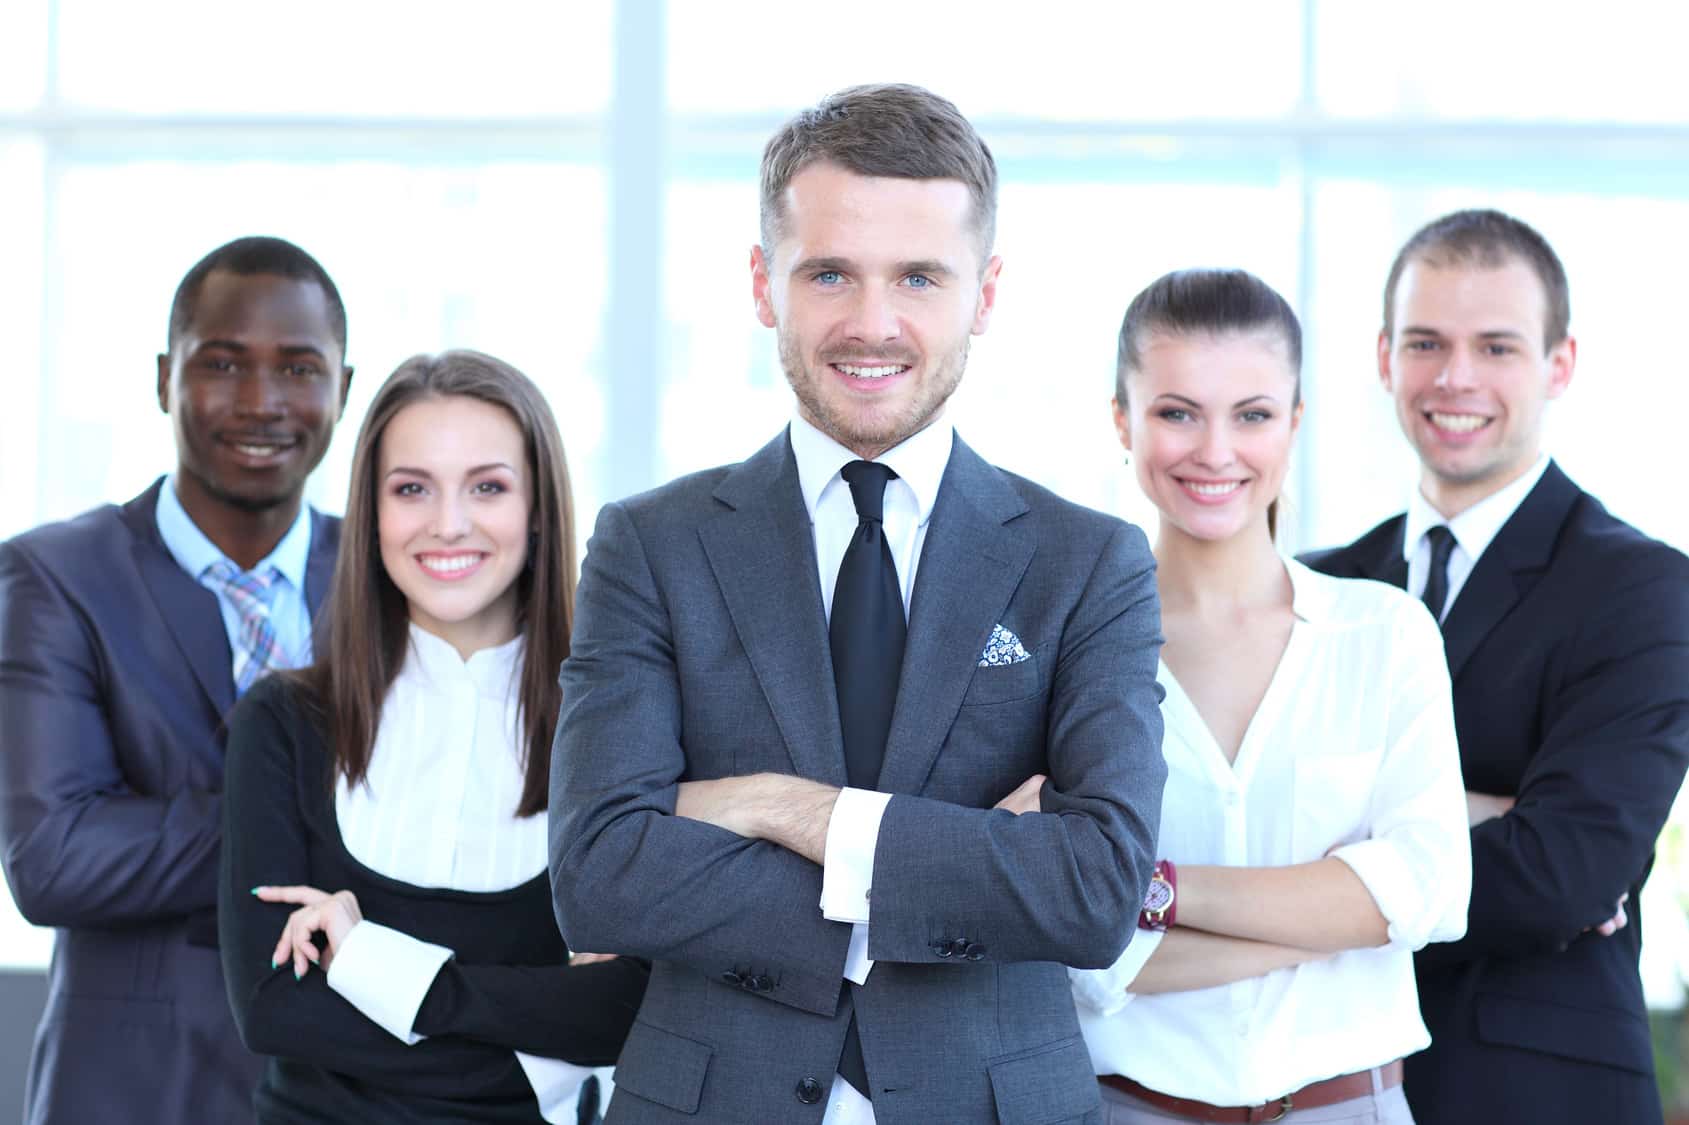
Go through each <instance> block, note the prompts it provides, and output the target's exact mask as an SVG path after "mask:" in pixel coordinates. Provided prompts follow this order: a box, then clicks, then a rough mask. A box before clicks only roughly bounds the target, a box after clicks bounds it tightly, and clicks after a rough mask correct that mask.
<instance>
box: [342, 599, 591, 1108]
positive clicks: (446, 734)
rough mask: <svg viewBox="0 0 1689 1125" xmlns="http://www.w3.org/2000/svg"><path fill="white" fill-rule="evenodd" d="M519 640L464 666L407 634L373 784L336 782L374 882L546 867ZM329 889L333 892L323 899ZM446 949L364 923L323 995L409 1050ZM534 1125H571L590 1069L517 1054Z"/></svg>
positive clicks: (354, 843) (469, 880)
mask: <svg viewBox="0 0 1689 1125" xmlns="http://www.w3.org/2000/svg"><path fill="white" fill-rule="evenodd" d="M522 654H523V645H522V638H521V637H517V638H516V639H515V640H512V641H508V642H506V643H505V644H502V645H499V646H498V647H496V648H489V649H482V650H481V651H480V652H477V653H475V654H474V655H472V656H470V658H469V659H468V660H464V659H463V658H462V657H461V656H459V655H458V652H457V650H456V649H455V648H453V647H452V646H451V645H450V644H449V643H447V642H446V641H444V640H441V639H440V638H439V637H436V636H434V635H433V634H432V633H429V632H426V631H425V630H423V629H419V628H418V627H416V626H415V625H412V626H411V627H410V642H409V644H408V645H407V647H406V649H405V659H404V663H403V664H402V665H401V666H400V668H399V674H398V675H397V676H396V677H394V679H393V686H392V687H391V688H389V689H388V692H387V698H386V700H385V702H383V704H382V707H381V723H380V725H379V727H378V729H377V731H376V736H375V746H374V747H373V748H372V750H371V752H370V763H369V772H368V774H367V775H366V776H365V778H364V780H363V781H361V782H359V783H358V784H357V785H356V786H348V785H347V783H346V779H345V778H344V777H342V778H341V779H340V782H339V784H338V786H337V787H336V789H335V795H334V796H335V801H334V811H335V819H336V820H337V821H338V823H339V825H340V835H341V837H342V839H343V840H344V841H345V844H346V850H347V851H349V852H350V853H351V854H352V856H353V858H355V859H356V860H357V861H358V862H359V863H361V864H363V865H364V866H365V867H367V868H369V869H370V870H372V871H374V872H376V873H378V874H381V875H385V876H387V877H388V878H390V879H398V880H401V881H403V882H406V883H410V884H412V885H414V886H418V887H430V888H443V889H449V890H457V891H481V892H485V891H502V890H507V889H509V888H511V887H516V886H520V885H521V884H523V883H526V882H527V881H528V880H530V879H532V878H534V876H536V875H538V874H539V873H540V872H541V871H544V870H545V867H546V848H547V843H546V818H545V817H543V816H529V817H520V818H519V817H517V816H516V806H517V805H518V804H519V803H520V801H521V798H522V783H523V780H524V772H523V771H524V769H525V767H526V763H525V761H524V755H523V750H522V738H521V731H522V727H521V710H522V709H521V699H520V696H519V685H518V682H517V678H518V675H519V670H520V669H521V666H522ZM325 889H330V890H332V889H333V888H325ZM451 956H452V951H451V950H450V949H447V948H445V947H444V946H440V945H434V944H432V943H430V942H425V941H421V940H419V939H417V938H414V937H411V936H410V935H409V934H405V933H401V932H399V931H398V930H395V929H392V928H390V927H387V926H383V925H381V924H379V923H376V922H371V921H368V920H365V921H362V922H359V923H358V924H357V925H356V926H354V927H353V928H352V930H351V932H350V933H348V934H347V936H346V940H345V941H344V942H343V943H342V944H341V947H340V949H339V951H338V952H337V953H336V955H335V958H334V961H333V962H332V963H331V965H330V966H329V970H328V984H329V987H330V988H332V989H334V990H335V991H336V992H338V993H340V995H342V996H344V997H345V998H346V999H347V1000H348V1001H349V1002H350V1003H351V1004H352V1005H353V1006H354V1007H356V1008H357V1009H358V1010H359V1011H361V1012H363V1013H364V1015H366V1016H368V1017H369V1018H370V1019H371V1020H373V1021H375V1022H376V1023H377V1024H379V1025H381V1026H382V1027H383V1028H385V1029H386V1030H387V1031H388V1032H389V1033H391V1034H392V1035H394V1036H395V1037H397V1038H399V1039H402V1040H404V1041H405V1042H407V1043H412V1044H414V1043H419V1042H421V1040H422V1038H423V1037H422V1036H420V1035H417V1034H416V1033H415V1032H414V1031H412V1030H411V1028H412V1025H413V1024H414V1023H415V1021H416V1013H417V1011H418V1010H420V1009H421V1007H422V1001H423V998H424V997H425V996H427V994H428V990H429V988H430V987H431V986H432V985H433V983H434V977H435V976H436V975H437V974H438V973H439V971H440V966H441V965H443V964H445V962H446V961H447V960H448V959H449V958H450V957H451ZM515 1055H516V1059H517V1061H518V1062H519V1063H521V1065H522V1070H523V1073H524V1074H526V1075H527V1076H528V1082H529V1084H530V1085H531V1086H533V1088H534V1093H535V1095H536V1096H537V1097H538V1099H539V1103H540V1113H541V1116H543V1117H544V1118H545V1120H547V1121H551V1122H570V1123H572V1122H574V1121H575V1118H576V1113H575V1103H576V1098H577V1097H578V1095H579V1092H580V1087H581V1084H582V1083H583V1082H585V1081H586V1078H587V1076H588V1075H590V1074H592V1073H593V1071H592V1070H591V1069H590V1068H588V1067H580V1066H575V1065H574V1064H572V1063H567V1062H564V1061H563V1060H561V1059H550V1058H543V1057H540V1056H537V1055H527V1054H523V1053H522V1052H520V1051H517V1052H515Z"/></svg>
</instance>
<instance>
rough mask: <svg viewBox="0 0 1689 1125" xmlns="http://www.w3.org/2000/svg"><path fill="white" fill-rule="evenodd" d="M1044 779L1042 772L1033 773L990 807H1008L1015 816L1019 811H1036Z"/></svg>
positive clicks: (1042, 790)
mask: <svg viewBox="0 0 1689 1125" xmlns="http://www.w3.org/2000/svg"><path fill="white" fill-rule="evenodd" d="M1045 780H1046V779H1045V777H1044V775H1043V774H1041V773H1035V774H1033V775H1032V776H1031V777H1029V778H1027V779H1026V780H1025V781H1023V782H1021V783H1020V784H1019V785H1017V786H1015V791H1014V792H1013V793H1010V794H1009V795H1008V796H1007V797H1004V798H1003V799H1002V800H1001V801H998V802H997V803H996V804H995V805H992V806H991V807H992V808H994V809H1008V810H1009V811H1010V812H1012V813H1014V814H1015V815H1016V816H1019V815H1020V814H1021V813H1029V812H1037V811H1038V810H1039V807H1040V806H1039V804H1038V799H1039V794H1041V793H1043V792H1044V782H1045Z"/></svg>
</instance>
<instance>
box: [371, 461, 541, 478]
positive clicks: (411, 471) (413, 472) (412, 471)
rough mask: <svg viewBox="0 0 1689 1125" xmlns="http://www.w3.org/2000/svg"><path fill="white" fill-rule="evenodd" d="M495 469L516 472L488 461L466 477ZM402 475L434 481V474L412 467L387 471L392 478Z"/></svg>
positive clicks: (470, 470) (506, 464) (406, 466)
mask: <svg viewBox="0 0 1689 1125" xmlns="http://www.w3.org/2000/svg"><path fill="white" fill-rule="evenodd" d="M495 469H503V470H505V471H506V472H509V473H514V472H515V471H516V470H515V469H514V468H512V467H511V466H510V465H509V464H508V463H506V462H504V461H488V462H487V463H486V464H485V465H475V466H472V467H471V468H470V469H469V471H468V472H467V473H465V474H464V475H465V476H471V477H472V476H474V475H475V474H477V473H489V472H492V471H493V470H495ZM401 473H402V474H405V475H406V476H413V477H422V478H423V479H424V480H433V479H434V474H433V473H431V472H429V471H428V470H427V469H418V468H413V467H412V466H410V465H394V466H393V467H392V468H391V469H388V470H387V475H388V476H390V477H396V476H399V475H400V474H401Z"/></svg>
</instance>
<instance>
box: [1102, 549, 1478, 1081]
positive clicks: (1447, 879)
mask: <svg viewBox="0 0 1689 1125" xmlns="http://www.w3.org/2000/svg"><path fill="white" fill-rule="evenodd" d="M1285 567H1286V569H1287V570H1288V571H1289V574H1290V580H1291V586H1292V590H1293V594H1292V609H1293V611H1294V613H1295V621H1294V623H1293V625H1292V627H1291V633H1290V640H1289V642H1288V644H1287V646H1286V648H1285V651H1284V655H1283V657H1282V658H1281V659H1280V661H1279V666H1278V668H1277V670H1276V671H1275V672H1274V674H1273V678H1272V681H1271V682H1270V684H1269V685H1268V687H1267V692H1266V694H1265V696H1264V697H1263V698H1262V700H1261V704H1260V706H1259V708H1258V709H1257V710H1256V713H1255V715H1254V717H1253V719H1252V720H1251V722H1250V724H1249V727H1248V730H1247V731H1246V733H1245V735H1244V738H1243V743H1242V745H1241V746H1240V748H1239V749H1238V753H1237V758H1236V761H1235V763H1231V762H1227V761H1226V758H1225V755H1224V753H1223V752H1222V751H1221V749H1220V747H1219V744H1218V743H1216V742H1215V740H1214V738H1213V736H1212V735H1211V734H1210V733H1209V730H1208V727H1207V726H1206V725H1205V724H1204V722H1203V720H1202V717H1201V716H1200V715H1199V714H1197V711H1196V708H1195V707H1194V706H1193V705H1192V703H1191V701H1190V699H1189V698H1188V697H1187V696H1186V695H1185V693H1184V691H1183V690H1182V689H1181V688H1180V687H1179V684H1178V681H1177V680H1175V679H1174V678H1173V676H1172V675H1171V674H1170V673H1169V672H1168V670H1167V668H1166V667H1165V666H1163V667H1162V668H1161V669H1160V673H1159V677H1158V678H1159V679H1160V681H1161V684H1162V686H1163V687H1164V688H1165V689H1166V692H1167V697H1166V700H1165V701H1164V702H1163V704H1162V717H1163V719H1164V721H1165V726H1166V734H1165V736H1164V738H1163V742H1162V749H1163V754H1164V755H1165V757H1166V760H1167V767H1168V774H1167V787H1166V790H1165V792H1164V794H1163V797H1162V810H1161V838H1160V844H1159V854H1160V855H1161V856H1163V857H1165V858H1167V859H1171V860H1172V861H1173V862H1174V863H1175V864H1218V865H1225V866H1232V867H1274V866H1284V865H1289V864H1296V863H1307V862H1310V861H1313V860H1317V859H1320V858H1321V857H1323V856H1325V855H1326V854H1327V853H1328V852H1329V853H1330V854H1331V855H1334V856H1336V857H1337V858H1339V859H1341V860H1343V861H1344V862H1345V863H1347V864H1348V865H1349V866H1350V867H1351V868H1353V869H1354V871H1355V873H1356V874H1357V875H1358V876H1359V877H1360V879H1361V882H1362V883H1364V884H1365V885H1366V888H1367V890H1368V891H1369V892H1371V894H1372V897H1373V900H1374V902H1376V903H1377V905H1378V909H1379V911H1380V913H1382V914H1383V915H1384V918H1385V920H1386V922H1388V924H1389V931H1388V932H1389V942H1388V944H1386V945H1383V946H1380V947H1378V948H1376V949H1356V950H1348V951H1346V952H1343V953H1339V954H1337V955H1335V956H1333V957H1330V958H1328V959H1325V960H1322V961H1315V962H1311V963H1309V964H1305V965H1300V966H1297V967H1295V968H1289V969H1280V970H1277V971H1275V972H1271V973H1268V974H1267V975H1266V976H1263V977H1256V978H1252V979H1249V980H1243V981H1238V982H1235V983H1232V984H1225V985H1219V986H1217V987H1214V988H1205V989H1198V990H1193V991H1187V992H1174V993H1158V994H1148V995H1136V996H1135V995H1134V994H1133V993H1132V992H1130V991H1129V990H1130V987H1131V983H1132V981H1133V980H1134V979H1135V978H1136V976H1137V974H1138V971H1139V970H1140V969H1141V968H1142V967H1143V965H1144V963H1145V962H1146V961H1148V960H1149V957H1150V954H1152V953H1153V952H1154V951H1155V949H1156V947H1157V946H1158V945H1159V944H1160V940H1161V935H1159V934H1156V933H1152V932H1148V931H1142V930H1140V931H1138V932H1137V933H1136V934H1135V936H1134V937H1133V938H1132V941H1131V944H1130V945H1128V946H1127V948H1126V951H1125V952H1124V953H1123V954H1122V955H1121V957H1120V959H1119V960H1118V961H1117V962H1116V963H1115V964H1114V965H1113V966H1112V967H1110V968H1108V969H1100V970H1091V971H1077V970H1072V971H1070V975H1071V977H1072V980H1073V986H1074V993H1075V996H1076V998H1077V999H1078V1000H1079V1005H1078V1009H1079V1019H1080V1026H1081V1028H1082V1029H1083V1030H1084V1033H1085V1039H1086V1042H1087V1045H1088V1046H1089V1047H1090V1051H1091V1059H1092V1062H1093V1063H1094V1064H1095V1066H1096V1070H1097V1073H1098V1074H1121V1075H1125V1076H1127V1077H1130V1078H1132V1079H1135V1080H1136V1081H1138V1082H1141V1083H1143V1084H1144V1085H1146V1086H1149V1087H1151V1088H1153V1089H1156V1090H1160V1091H1162V1092H1163V1093H1167V1094H1171V1095H1173V1096H1175V1097H1183V1098H1195V1099H1198V1100H1201V1101H1205V1102H1209V1103H1211V1104H1214V1105H1245V1104H1253V1103H1260V1102H1265V1101H1267V1100H1269V1099H1271V1098H1276V1097H1279V1096H1282V1095H1283V1094H1285V1093H1287V1092H1290V1091H1292V1090H1296V1089H1299V1088H1301V1087H1302V1086H1305V1085H1307V1084H1308V1083H1310V1082H1317V1081H1320V1080H1321V1079H1325V1078H1330V1077H1333V1076H1335V1075H1339V1074H1347V1073H1351V1072H1353V1071H1357V1070H1365V1069H1368V1068H1370V1067H1374V1066H1380V1065H1382V1064H1384V1063H1387V1062H1390V1061H1391V1060H1393V1059H1397V1058H1400V1057H1402V1056H1403V1055H1407V1054H1410V1053H1412V1052H1414V1051H1418V1050H1421V1049H1423V1048H1424V1047H1426V1046H1427V1045H1428V1044H1429V1043H1430V1041H1431V1037H1430V1034H1429V1033H1428V1032H1427V1031H1426V1029H1425V1023H1424V1021H1423V1020H1421V1019H1420V1016H1419V998H1418V993H1417V991H1416V989H1415V986H1414V978H1413V951H1414V950H1416V949H1419V948H1421V947H1422V946H1424V945H1425V944H1426V943H1427V942H1432V941H1454V940H1456V939H1458V938H1460V937H1461V936H1462V935H1464V934H1465V932H1466V905H1467V900H1468V898H1469V896H1470V894H1471V888H1472V857H1471V845H1470V840H1469V838H1468V834H1467V833H1468V829H1467V824H1466V797H1465V788H1464V784H1463V782H1462V780H1461V775H1460V758H1459V749H1458V746H1457V744H1456V742H1455V731H1454V712H1453V705H1452V702H1451V699H1450V694H1449V676H1448V670H1447V665H1446V664H1445V662H1444V657H1443V641H1442V636H1441V634H1440V633H1439V632H1438V629H1437V626H1436V624H1435V623H1434V622H1433V621H1432V620H1431V616H1430V614H1429V613H1427V612H1426V609H1425V607H1424V605H1423V604H1421V603H1420V602H1418V601H1416V600H1415V599H1413V598H1411V597H1409V596H1408V595H1406V594H1404V593H1403V592H1402V591H1400V590H1398V589H1395V588H1394V587H1392V586H1387V585H1385V584H1383V583H1379V582H1368V581H1360V580H1351V579H1338V578H1330V577H1327V576H1325V575H1322V574H1318V573H1316V572H1314V571H1312V570H1310V569H1308V568H1307V567H1305V566H1303V565H1302V564H1300V563H1298V562H1295V561H1293V560H1286V562H1285ZM1128 1004H1130V1010H1129V1011H1122V1010H1121V1009H1122V1008H1125V1007H1126V1006H1127V1005H1128Z"/></svg>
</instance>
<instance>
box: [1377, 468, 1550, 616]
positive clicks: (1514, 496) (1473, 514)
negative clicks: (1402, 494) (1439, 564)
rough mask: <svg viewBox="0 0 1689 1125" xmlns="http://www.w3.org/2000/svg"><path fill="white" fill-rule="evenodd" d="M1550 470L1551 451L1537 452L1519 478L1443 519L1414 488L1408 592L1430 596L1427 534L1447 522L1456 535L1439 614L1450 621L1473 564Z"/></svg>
mask: <svg viewBox="0 0 1689 1125" xmlns="http://www.w3.org/2000/svg"><path fill="white" fill-rule="evenodd" d="M1547 471H1548V455H1547V454H1538V455H1537V459H1536V464H1534V465H1532V466H1531V467H1530V468H1529V469H1527V470H1526V471H1525V474H1524V475H1523V476H1521V477H1520V478H1519V479H1518V480H1516V481H1513V482H1512V483H1511V484H1508V485H1506V486H1505V487H1502V488H1499V489H1497V490H1496V491H1495V492H1492V493H1491V494H1490V495H1488V496H1486V497H1484V498H1483V499H1482V500H1480V501H1478V502H1477V503H1476V504H1474V505H1472V506H1471V507H1470V508H1468V509H1466V510H1465V511H1464V512H1461V513H1460V514H1459V515H1458V516H1455V517H1454V518H1453V519H1444V518H1443V514H1442V513H1441V512H1439V511H1437V509H1435V508H1433V507H1432V506H1431V501H1429V500H1427V499H1425V494H1424V493H1423V492H1421V491H1419V489H1417V488H1415V489H1414V490H1413V495H1412V496H1411V497H1410V498H1409V499H1408V506H1407V518H1406V520H1405V521H1404V523H1403V526H1402V556H1403V557H1404V558H1406V559H1407V564H1408V577H1407V589H1408V593H1410V594H1412V595H1413V596H1414V597H1416V598H1423V597H1424V596H1425V583H1426V582H1427V581H1428V580H1429V579H1430V575H1431V541H1430V540H1429V539H1427V538H1426V537H1425V536H1426V533H1427V532H1429V531H1430V530H1431V529H1432V528H1433V527H1437V526H1438V525H1445V526H1447V527H1448V529H1449V531H1450V532H1451V533H1452V534H1453V535H1454V549H1453V550H1451V551H1450V552H1449V570H1448V579H1449V592H1448V596H1447V597H1446V598H1444V599H1443V615H1442V617H1441V618H1439V620H1442V621H1447V620H1448V617H1449V610H1451V609H1453V608H1454V599H1455V598H1457V597H1459V596H1460V589H1461V587H1462V586H1465V585H1466V580H1467V579H1468V578H1470V577H1471V576H1472V568H1473V567H1475V566H1477V565H1478V559H1479V558H1480V557H1481V556H1482V555H1483V553H1484V551H1485V550H1486V549H1487V548H1488V547H1489V545H1490V544H1491V543H1492V542H1494V540H1495V537H1496V536H1497V535H1499V534H1500V533H1501V529H1502V527H1503V526H1504V525H1505V524H1506V523H1507V521H1508V520H1510V519H1512V518H1513V513H1514V512H1516V511H1518V510H1519V505H1520V504H1523V503H1524V502H1525V497H1527V496H1529V495H1530V494H1531V489H1533V488H1535V487H1536V486H1537V482H1538V481H1540V480H1541V479H1542V474H1543V473H1545V472H1547Z"/></svg>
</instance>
